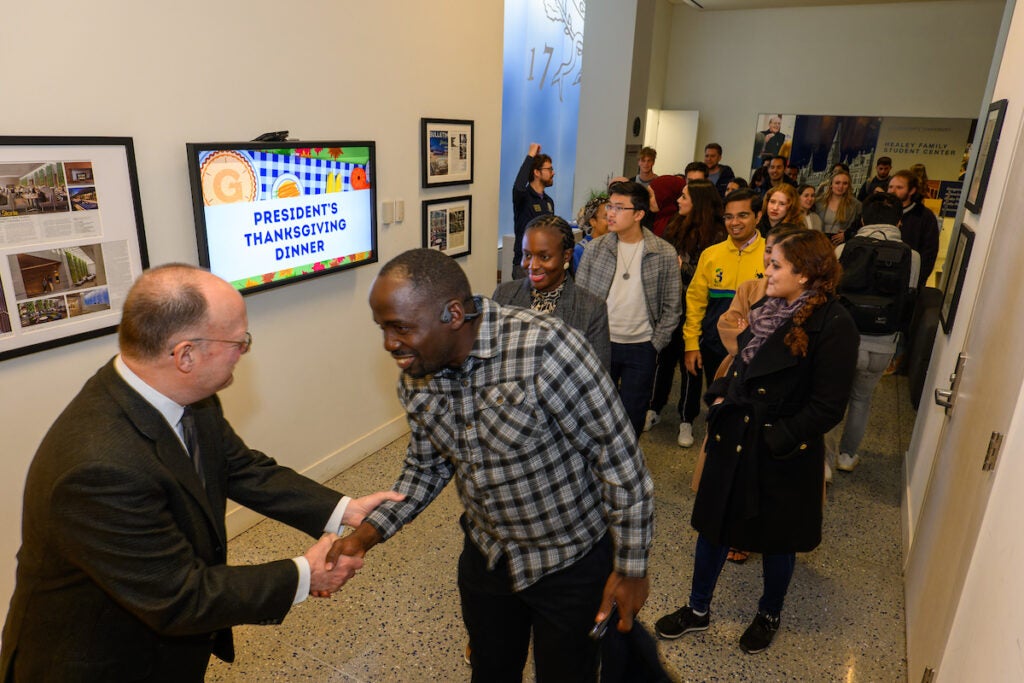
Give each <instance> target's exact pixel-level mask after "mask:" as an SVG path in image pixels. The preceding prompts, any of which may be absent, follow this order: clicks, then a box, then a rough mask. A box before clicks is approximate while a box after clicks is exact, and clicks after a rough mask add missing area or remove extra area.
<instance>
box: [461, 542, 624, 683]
mask: <svg viewBox="0 0 1024 683" xmlns="http://www.w3.org/2000/svg"><path fill="white" fill-rule="evenodd" d="M611 571H612V542H611V538H610V537H609V536H607V535H605V536H604V538H602V539H601V540H600V541H598V542H597V544H596V545H595V546H594V547H593V548H592V549H591V550H590V552H588V553H587V554H586V555H584V556H583V557H582V558H580V559H579V560H577V561H576V563H575V564H573V565H571V566H569V567H566V568H565V569H562V570H560V571H557V572H554V573H552V574H549V575H547V576H545V577H544V578H542V579H541V580H539V581H537V582H536V583H534V584H532V585H531V586H529V587H527V588H525V589H523V590H521V591H518V592H513V591H512V589H511V582H510V580H509V575H508V565H507V563H506V561H505V559H504V558H503V559H502V560H500V561H499V562H498V564H497V565H496V566H495V568H494V569H493V570H490V571H489V570H488V569H487V558H486V557H484V555H483V554H482V553H481V552H480V551H479V550H478V549H477V547H476V546H475V545H473V542H472V541H470V540H469V537H468V536H467V537H466V538H465V542H464V545H463V549H462V556H461V557H460V558H459V593H460V595H461V598H462V619H463V621H464V622H465V624H466V630H467V631H468V632H469V645H470V647H471V648H472V654H471V655H470V661H471V662H472V665H473V681H474V683H484V682H486V683H503V682H505V681H517V682H518V681H521V680H522V677H523V668H524V666H525V665H526V655H527V650H528V648H529V645H530V632H531V630H532V631H533V657H534V664H535V670H536V674H537V681H538V683H555V682H558V683H562V682H571V681H580V682H583V681H588V682H591V683H592V682H594V681H596V680H597V671H598V661H599V656H600V651H599V643H598V642H597V641H595V640H593V639H591V638H590V636H589V635H588V634H589V632H590V629H591V628H592V627H593V625H594V617H595V616H596V615H597V610H598V608H599V607H600V606H601V595H602V593H603V591H604V585H605V582H606V581H607V580H608V575H609V574H610V573H611Z"/></svg>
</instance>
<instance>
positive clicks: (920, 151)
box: [753, 114, 975, 215]
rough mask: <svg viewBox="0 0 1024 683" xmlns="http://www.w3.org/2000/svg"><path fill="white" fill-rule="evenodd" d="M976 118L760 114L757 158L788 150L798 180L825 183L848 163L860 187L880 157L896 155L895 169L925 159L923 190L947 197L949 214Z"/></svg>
mask: <svg viewBox="0 0 1024 683" xmlns="http://www.w3.org/2000/svg"><path fill="white" fill-rule="evenodd" d="M974 124H975V122H974V120H972V119H953V118H918V117H897V116H828V115H817V114H814V115H811V114H758V117H757V122H756V124H755V127H754V158H753V164H754V168H757V167H758V165H759V164H761V163H765V162H766V161H767V160H769V159H771V157H772V156H776V155H778V156H784V157H786V158H787V159H788V163H789V165H790V166H795V167H797V169H798V170H797V172H796V173H797V178H796V180H797V182H798V183H801V184H802V183H806V184H808V185H813V186H814V187H820V186H821V184H822V183H824V182H826V181H827V179H828V178H829V174H830V173H831V170H832V168H833V167H834V166H835V165H836V164H838V163H844V164H846V165H848V166H849V167H850V184H851V188H853V191H854V192H856V191H857V190H858V189H859V188H860V187H861V185H863V184H864V183H865V181H867V180H869V179H870V178H872V177H873V176H874V173H875V165H874V164H875V160H876V159H877V158H878V157H881V156H887V157H890V158H891V159H892V171H893V172H895V171H899V170H902V169H910V168H911V167H912V166H914V165H915V164H923V165H924V166H925V168H926V171H927V175H928V179H929V180H928V184H927V186H926V187H925V188H923V191H922V193H923V194H924V195H925V196H926V197H927V198H930V199H941V200H943V204H942V207H943V208H942V212H943V215H953V214H955V212H956V205H957V202H958V201H959V198H960V191H961V185H962V180H963V168H964V161H965V159H966V155H967V150H968V147H969V143H970V138H971V135H972V132H973V126H974ZM950 212H952V213H950Z"/></svg>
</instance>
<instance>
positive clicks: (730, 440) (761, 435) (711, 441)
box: [656, 230, 859, 654]
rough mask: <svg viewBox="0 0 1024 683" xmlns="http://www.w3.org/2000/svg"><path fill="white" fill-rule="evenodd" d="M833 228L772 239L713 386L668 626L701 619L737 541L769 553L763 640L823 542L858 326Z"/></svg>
mask: <svg viewBox="0 0 1024 683" xmlns="http://www.w3.org/2000/svg"><path fill="white" fill-rule="evenodd" d="M839 275H840V268H839V262H838V260H837V259H836V256H835V252H834V251H833V246H832V244H831V242H830V240H829V238H828V237H827V236H825V235H824V234H823V233H820V232H817V231H814V230H801V231H799V232H796V233H794V234H791V235H788V236H786V237H785V238H783V239H781V240H779V241H778V242H776V243H775V245H774V246H773V248H772V253H771V258H770V260H769V264H768V267H767V268H766V270H765V278H766V279H767V288H766V292H767V295H766V296H765V297H764V298H763V299H762V300H761V301H759V302H758V303H756V304H755V305H754V306H753V307H752V308H751V311H750V317H749V320H750V324H749V326H748V327H747V328H746V329H745V330H743V331H742V332H741V333H740V335H739V337H738V339H737V347H738V353H737V355H736V358H735V360H734V362H733V365H732V368H731V369H730V370H729V372H728V373H727V374H726V376H725V377H722V378H720V379H718V380H715V382H714V383H712V385H711V387H710V388H709V389H708V392H707V395H706V397H705V398H706V399H707V400H708V401H709V402H710V404H711V406H710V410H709V413H708V427H707V432H708V440H707V459H706V462H705V464H704V472H703V475H702V476H701V480H700V486H699V489H698V491H697V498H696V500H695V501H694V505H693V516H692V518H691V524H692V525H693V527H694V528H695V529H696V530H697V532H698V537H697V548H696V551H695V555H694V569H693V583H692V587H691V592H690V600H689V604H688V605H687V606H685V607H683V608H682V609H679V610H677V611H675V612H673V613H671V614H669V615H666V616H664V617H662V618H661V619H659V620H658V622H657V624H656V629H657V631H658V634H659V635H661V636H662V637H664V638H678V637H679V636H681V635H683V634H684V633H688V632H690V631H702V630H704V629H706V628H708V625H709V622H710V606H711V598H712V595H713V593H714V589H715V583H716V582H717V580H718V575H719V573H720V572H721V571H722V566H723V565H724V564H725V560H726V555H727V554H728V552H729V547H730V546H734V547H738V548H744V549H748V550H752V551H755V552H759V553H761V554H762V562H763V567H764V591H763V593H762V595H761V599H760V601H759V603H758V609H757V614H756V616H755V617H754V620H753V622H752V623H751V625H750V626H749V627H748V628H747V630H746V631H745V632H744V633H743V636H742V637H741V638H740V648H741V649H742V650H743V651H744V652H747V653H749V654H753V653H756V652H761V651H762V650H764V649H766V648H767V647H768V646H769V645H770V644H771V642H772V638H773V637H774V635H775V632H776V631H777V630H778V628H779V623H780V615H781V613H782V605H783V602H784V600H785V597H786V591H787V589H788V587H789V582H790V579H791V578H792V576H793V568H794V566H795V563H796V553H798V552H808V551H810V550H813V549H814V548H816V547H817V546H818V544H819V543H820V542H821V521H822V499H821V493H822V490H823V487H824V476H825V460H824V454H825V441H824V436H825V433H826V432H828V431H829V430H830V429H831V428H832V427H834V426H835V425H836V424H838V423H839V421H840V420H842V418H843V412H844V411H845V409H846V402H847V399H848V398H849V394H850V387H851V385H852V382H853V377H854V373H855V370H856V362H857V346H858V344H859V335H858V334H857V328H856V326H855V325H854V322H853V319H852V318H851V317H850V315H849V313H847V311H846V309H845V308H844V307H843V305H842V304H840V303H839V302H838V300H837V299H836V297H835V291H836V286H837V285H838V283H839Z"/></svg>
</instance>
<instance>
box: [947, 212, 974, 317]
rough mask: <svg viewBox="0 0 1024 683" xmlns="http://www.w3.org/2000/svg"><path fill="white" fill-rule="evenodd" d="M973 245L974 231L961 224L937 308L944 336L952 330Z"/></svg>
mask: <svg viewBox="0 0 1024 683" xmlns="http://www.w3.org/2000/svg"><path fill="white" fill-rule="evenodd" d="M973 245H974V231H973V230H971V229H970V228H969V227H967V225H966V224H965V223H961V224H960V230H959V231H958V232H957V234H956V242H954V244H953V256H952V258H951V259H950V260H949V261H948V266H949V267H948V268H946V276H945V278H944V279H945V281H944V282H943V289H942V305H941V306H939V320H940V321H941V322H942V331H943V332H945V333H946V334H949V333H950V331H951V330H952V329H953V320H954V319H955V318H956V309H957V306H958V305H959V304H960V290H961V289H962V288H963V286H964V275H966V273H967V264H968V262H969V261H970V259H971V247H972V246H973Z"/></svg>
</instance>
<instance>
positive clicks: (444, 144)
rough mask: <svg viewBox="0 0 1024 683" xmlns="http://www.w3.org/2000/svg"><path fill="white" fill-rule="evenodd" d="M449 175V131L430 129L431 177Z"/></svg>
mask: <svg viewBox="0 0 1024 683" xmlns="http://www.w3.org/2000/svg"><path fill="white" fill-rule="evenodd" d="M446 175H448V131H447V130H431V131H430V177H431V178H436V177H438V176H446Z"/></svg>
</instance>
